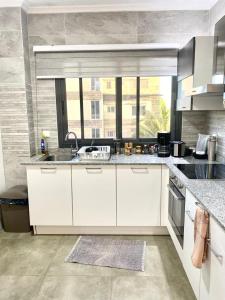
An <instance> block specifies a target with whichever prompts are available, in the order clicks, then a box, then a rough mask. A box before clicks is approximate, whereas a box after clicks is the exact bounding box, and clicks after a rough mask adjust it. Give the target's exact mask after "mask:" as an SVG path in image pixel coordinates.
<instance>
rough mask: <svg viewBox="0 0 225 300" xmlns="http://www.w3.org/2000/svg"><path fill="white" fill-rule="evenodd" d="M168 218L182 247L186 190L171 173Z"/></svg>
mask: <svg viewBox="0 0 225 300" xmlns="http://www.w3.org/2000/svg"><path fill="white" fill-rule="evenodd" d="M168 188H169V206H168V218H169V222H170V224H171V226H172V228H173V231H174V233H175V234H176V236H177V240H178V241H179V243H180V245H181V247H182V248H183V240H184V215H185V194H186V189H185V187H184V186H183V184H182V183H181V182H180V180H179V179H178V178H177V177H176V176H175V175H174V174H173V173H172V172H170V180H169V185H168Z"/></svg>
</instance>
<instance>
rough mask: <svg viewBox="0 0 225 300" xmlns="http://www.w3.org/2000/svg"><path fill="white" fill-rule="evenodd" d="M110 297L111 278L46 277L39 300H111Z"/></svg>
mask: <svg viewBox="0 0 225 300" xmlns="http://www.w3.org/2000/svg"><path fill="white" fill-rule="evenodd" d="M110 296H111V280H110V278H106V277H86V276H64V277H62V276H57V277H55V276H46V278H45V280H44V282H43V285H42V286H41V289H40V292H39V294H38V297H37V300H48V299H54V300H110Z"/></svg>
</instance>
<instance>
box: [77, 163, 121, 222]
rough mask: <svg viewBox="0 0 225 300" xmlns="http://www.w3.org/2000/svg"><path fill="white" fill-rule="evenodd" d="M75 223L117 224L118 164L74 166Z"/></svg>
mask: <svg viewBox="0 0 225 300" xmlns="http://www.w3.org/2000/svg"><path fill="white" fill-rule="evenodd" d="M72 188H73V225H76V226H116V168H115V166H94V165H87V166H73V167H72Z"/></svg>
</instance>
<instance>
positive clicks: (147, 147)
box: [142, 145, 149, 154]
mask: <svg viewBox="0 0 225 300" xmlns="http://www.w3.org/2000/svg"><path fill="white" fill-rule="evenodd" d="M142 153H143V154H149V146H148V145H144V146H143V150H142Z"/></svg>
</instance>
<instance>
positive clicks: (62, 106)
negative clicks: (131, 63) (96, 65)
mask: <svg viewBox="0 0 225 300" xmlns="http://www.w3.org/2000/svg"><path fill="white" fill-rule="evenodd" d="M145 77H146V76H145ZM150 77H154V76H150ZM157 77H158V76H157ZM171 77H172V80H171V85H172V87H171V89H172V93H171V115H170V131H171V140H179V139H180V138H181V130H182V113H181V112H178V111H176V99H177V77H176V76H171ZM136 78H137V89H136V91H137V95H136V96H137V97H136V108H137V109H136V138H123V137H122V77H116V78H115V92H116V103H115V112H116V139H119V140H121V142H122V143H125V142H128V141H130V142H133V144H134V145H136V144H145V143H150V144H155V143H157V138H140V137H139V123H140V77H138V76H137V77H136ZM55 90H56V109H57V125H58V140H59V147H60V148H67V147H70V146H71V141H65V136H66V133H67V132H68V120H67V99H66V80H65V78H61V79H55ZM79 91H80V93H79V94H80V124H81V138H80V139H78V144H79V146H81V145H82V146H86V145H90V144H91V142H92V140H93V139H92V138H84V107H83V85H82V78H79ZM94 140H95V144H96V145H106V144H107V145H110V146H113V143H114V138H94Z"/></svg>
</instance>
